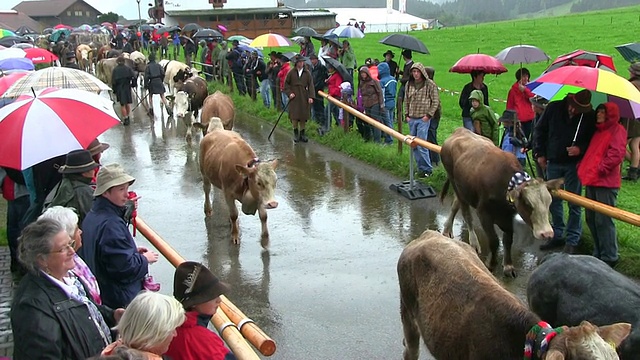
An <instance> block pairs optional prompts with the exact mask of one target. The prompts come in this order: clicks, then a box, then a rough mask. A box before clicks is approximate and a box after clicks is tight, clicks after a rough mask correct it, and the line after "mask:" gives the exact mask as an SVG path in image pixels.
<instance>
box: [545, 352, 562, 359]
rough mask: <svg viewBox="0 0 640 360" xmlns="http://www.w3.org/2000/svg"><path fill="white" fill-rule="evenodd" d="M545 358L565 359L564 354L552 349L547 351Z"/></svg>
mask: <svg viewBox="0 0 640 360" xmlns="http://www.w3.org/2000/svg"><path fill="white" fill-rule="evenodd" d="M544 359H545V360H564V354H563V353H561V352H560V351H558V350H550V351H549V352H547V356H545V358H544Z"/></svg>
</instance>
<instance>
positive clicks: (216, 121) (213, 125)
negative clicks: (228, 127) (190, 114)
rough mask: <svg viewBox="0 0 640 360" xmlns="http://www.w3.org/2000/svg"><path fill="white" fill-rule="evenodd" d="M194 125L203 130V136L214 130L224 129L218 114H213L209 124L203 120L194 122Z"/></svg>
mask: <svg viewBox="0 0 640 360" xmlns="http://www.w3.org/2000/svg"><path fill="white" fill-rule="evenodd" d="M193 127H195V128H197V129H200V130H202V136H205V135H207V134H208V133H210V132H212V131H216V130H224V125H222V119H220V118H219V117H216V116H213V117H211V119H209V125H206V124H203V123H201V122H194V123H193Z"/></svg>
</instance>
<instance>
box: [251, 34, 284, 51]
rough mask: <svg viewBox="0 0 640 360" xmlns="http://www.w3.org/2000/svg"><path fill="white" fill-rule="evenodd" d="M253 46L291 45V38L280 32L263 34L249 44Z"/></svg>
mask: <svg viewBox="0 0 640 360" xmlns="http://www.w3.org/2000/svg"><path fill="white" fill-rule="evenodd" d="M249 46H251V47H261V48H265V47H278V46H291V40H289V39H287V38H286V37H284V36H282V35H280V34H271V33H269V34H262V35H260V36H258V37H257V38H255V39H253V41H252V42H251V43H250V44H249Z"/></svg>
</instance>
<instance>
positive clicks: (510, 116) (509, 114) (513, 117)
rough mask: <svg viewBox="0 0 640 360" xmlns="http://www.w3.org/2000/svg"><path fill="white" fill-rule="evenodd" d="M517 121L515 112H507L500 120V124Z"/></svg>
mask: <svg viewBox="0 0 640 360" xmlns="http://www.w3.org/2000/svg"><path fill="white" fill-rule="evenodd" d="M515 120H516V112H515V111H514V110H505V111H504V112H503V113H502V116H500V118H499V119H498V121H499V122H509V121H515Z"/></svg>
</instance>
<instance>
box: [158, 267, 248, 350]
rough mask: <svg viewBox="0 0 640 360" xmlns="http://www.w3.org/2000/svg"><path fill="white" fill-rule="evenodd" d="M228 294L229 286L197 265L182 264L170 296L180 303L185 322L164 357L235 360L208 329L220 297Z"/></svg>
mask: <svg viewBox="0 0 640 360" xmlns="http://www.w3.org/2000/svg"><path fill="white" fill-rule="evenodd" d="M227 292H229V285H227V284H225V283H223V282H222V281H220V280H218V278H217V277H215V275H213V273H211V271H209V269H207V268H206V267H205V266H204V265H202V264H200V263H197V262H194V261H185V262H183V263H182V264H180V265H179V266H178V267H177V268H176V272H175V274H174V277H173V296H174V297H175V298H176V299H178V301H180V302H181V303H182V306H183V307H184V309H185V311H186V313H185V315H186V316H187V319H186V320H185V322H184V323H183V324H182V325H181V326H180V327H179V328H177V329H176V332H177V335H176V337H174V338H173V340H172V341H171V344H170V345H169V350H168V351H167V352H166V353H165V355H167V356H169V357H170V358H171V359H173V360H199V359H208V360H236V356H235V355H234V354H233V353H232V352H231V351H230V350H229V349H228V348H227V347H226V346H225V344H224V342H223V341H222V339H220V337H219V336H218V335H216V334H215V333H214V332H212V331H211V330H209V329H208V328H207V325H208V323H209V321H210V320H211V317H212V316H213V315H214V314H215V313H216V310H218V306H219V305H220V302H221V301H222V300H220V295H223V294H226V293H227Z"/></svg>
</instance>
